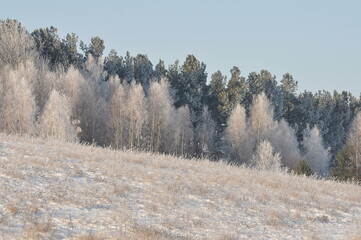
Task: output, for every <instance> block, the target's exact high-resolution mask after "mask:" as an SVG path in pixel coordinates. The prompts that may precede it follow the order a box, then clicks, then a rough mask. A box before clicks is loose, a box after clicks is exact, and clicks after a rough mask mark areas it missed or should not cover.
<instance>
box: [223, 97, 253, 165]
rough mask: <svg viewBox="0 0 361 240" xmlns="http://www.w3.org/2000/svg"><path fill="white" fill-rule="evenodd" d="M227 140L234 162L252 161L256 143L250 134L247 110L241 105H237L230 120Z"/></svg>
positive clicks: (226, 130)
mask: <svg viewBox="0 0 361 240" xmlns="http://www.w3.org/2000/svg"><path fill="white" fill-rule="evenodd" d="M225 139H226V143H227V152H228V153H229V155H230V158H231V161H232V162H236V163H247V162H248V161H249V160H250V158H251V156H252V145H253V142H254V141H253V138H252V136H250V134H249V128H248V124H247V120H246V110H245V108H244V107H243V106H242V105H240V104H237V105H236V107H235V108H234V109H233V111H232V112H231V115H230V116H229V118H228V121H227V127H226V129H225Z"/></svg>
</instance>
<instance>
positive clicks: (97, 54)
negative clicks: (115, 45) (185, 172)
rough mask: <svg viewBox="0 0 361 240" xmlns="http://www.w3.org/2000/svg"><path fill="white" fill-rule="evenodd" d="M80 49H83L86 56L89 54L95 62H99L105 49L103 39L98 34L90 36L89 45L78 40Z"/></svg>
mask: <svg viewBox="0 0 361 240" xmlns="http://www.w3.org/2000/svg"><path fill="white" fill-rule="evenodd" d="M80 49H81V50H83V52H84V54H85V56H86V58H88V57H89V55H91V56H92V57H93V58H94V59H95V61H96V62H98V61H99V62H101V60H100V58H101V57H102V56H103V51H104V49H105V45H104V40H103V39H101V38H100V37H98V36H96V37H92V38H91V39H90V44H89V46H87V45H86V44H84V42H83V41H80Z"/></svg>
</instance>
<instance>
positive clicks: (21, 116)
mask: <svg viewBox="0 0 361 240" xmlns="http://www.w3.org/2000/svg"><path fill="white" fill-rule="evenodd" d="M5 71H6V74H5V76H4V75H3V76H2V77H1V79H0V85H1V86H0V90H1V93H0V95H1V96H0V100H1V104H0V107H1V108H0V129H1V131H5V132H8V133H17V134H20V135H24V134H33V133H34V130H35V128H34V126H35V125H34V122H35V113H36V105H35V99H34V97H33V94H32V85H31V84H29V82H28V79H26V78H25V77H24V75H23V74H22V71H19V70H9V69H8V68H7V70H5Z"/></svg>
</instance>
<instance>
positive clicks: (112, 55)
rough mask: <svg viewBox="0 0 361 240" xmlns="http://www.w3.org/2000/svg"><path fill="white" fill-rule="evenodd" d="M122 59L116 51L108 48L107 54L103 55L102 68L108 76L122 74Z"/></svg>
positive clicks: (119, 75)
mask: <svg viewBox="0 0 361 240" xmlns="http://www.w3.org/2000/svg"><path fill="white" fill-rule="evenodd" d="M122 61H123V59H122V58H121V57H119V56H118V53H117V51H115V50H114V49H112V50H110V52H109V54H108V56H107V57H105V60H104V70H105V71H107V73H108V75H109V77H110V76H115V75H117V76H118V77H122V76H123V72H122Z"/></svg>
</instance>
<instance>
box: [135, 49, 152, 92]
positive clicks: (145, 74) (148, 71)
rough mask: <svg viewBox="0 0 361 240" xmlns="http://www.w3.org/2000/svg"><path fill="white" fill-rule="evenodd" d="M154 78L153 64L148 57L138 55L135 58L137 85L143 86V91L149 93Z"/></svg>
mask: <svg viewBox="0 0 361 240" xmlns="http://www.w3.org/2000/svg"><path fill="white" fill-rule="evenodd" d="M153 76H154V72H153V64H152V63H151V62H150V60H149V59H148V56H147V55H142V54H138V55H137V56H136V57H135V58H134V79H135V81H136V82H137V83H140V84H141V85H142V86H143V89H144V90H145V91H146V92H148V89H149V86H150V81H151V79H152V78H153Z"/></svg>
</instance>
